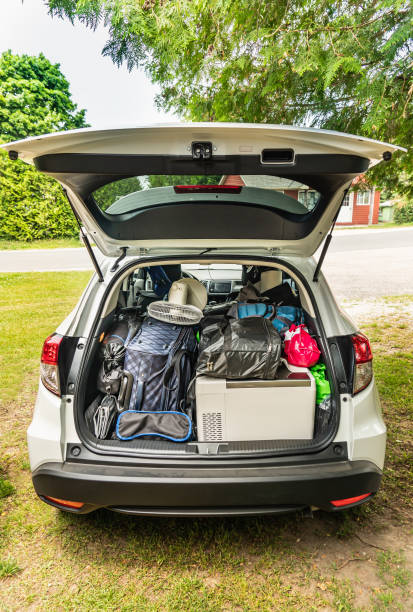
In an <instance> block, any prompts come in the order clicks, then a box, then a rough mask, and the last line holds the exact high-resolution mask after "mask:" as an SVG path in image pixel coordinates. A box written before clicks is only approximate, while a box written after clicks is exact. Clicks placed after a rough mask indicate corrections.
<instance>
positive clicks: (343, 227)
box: [335, 222, 413, 230]
mask: <svg viewBox="0 0 413 612" xmlns="http://www.w3.org/2000/svg"><path fill="white" fill-rule="evenodd" d="M389 227H390V228H391V227H413V223H393V222H389V223H375V224H374V225H338V226H337V227H336V228H335V229H337V230H341V229H354V230H356V229H383V228H389Z"/></svg>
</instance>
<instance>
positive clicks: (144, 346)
mask: <svg viewBox="0 0 413 612" xmlns="http://www.w3.org/2000/svg"><path fill="white" fill-rule="evenodd" d="M196 351H197V342H196V338H195V332H194V330H193V328H192V327H186V326H185V327H184V326H180V325H173V324H171V323H164V322H162V321H158V320H156V319H152V318H151V317H148V318H147V319H145V321H144V322H143V323H142V326H141V328H140V329H139V331H138V333H137V334H136V336H135V337H134V338H132V339H131V340H129V341H128V342H127V343H126V355H125V364H124V369H125V370H126V371H127V372H130V373H131V374H132V375H133V379H134V381H133V387H132V393H131V398H130V402H129V409H130V410H139V411H156V412H160V411H167V410H168V411H180V412H182V411H184V410H185V398H186V391H187V388H188V385H189V382H190V379H191V377H192V371H193V365H194V363H195V358H196Z"/></svg>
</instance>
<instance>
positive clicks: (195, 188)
mask: <svg viewBox="0 0 413 612" xmlns="http://www.w3.org/2000/svg"><path fill="white" fill-rule="evenodd" d="M241 189H242V185H240V186H238V185H175V187H174V190H175V193H241Z"/></svg>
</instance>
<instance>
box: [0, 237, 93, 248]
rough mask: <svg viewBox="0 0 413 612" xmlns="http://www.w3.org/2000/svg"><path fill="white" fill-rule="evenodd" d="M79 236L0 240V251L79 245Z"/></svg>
mask: <svg viewBox="0 0 413 612" xmlns="http://www.w3.org/2000/svg"><path fill="white" fill-rule="evenodd" d="M81 246H83V244H81V242H80V240H79V238H77V237H74V238H51V239H50V240H32V241H31V242H22V241H21V240H0V251H17V250H20V249H63V248H68V247H71V248H73V247H81Z"/></svg>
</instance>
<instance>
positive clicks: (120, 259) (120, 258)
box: [110, 247, 128, 272]
mask: <svg viewBox="0 0 413 612" xmlns="http://www.w3.org/2000/svg"><path fill="white" fill-rule="evenodd" d="M120 250H121V251H122V253H121V254H120V255H119V257H118V258H117V260H116V261H115V263H114V264H113V266H112V267H111V269H110V272H115V271H116V270H117V269H118V268H119V264H120V262H121V261H122V259H125V257H126V251H127V250H128V247H120Z"/></svg>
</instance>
